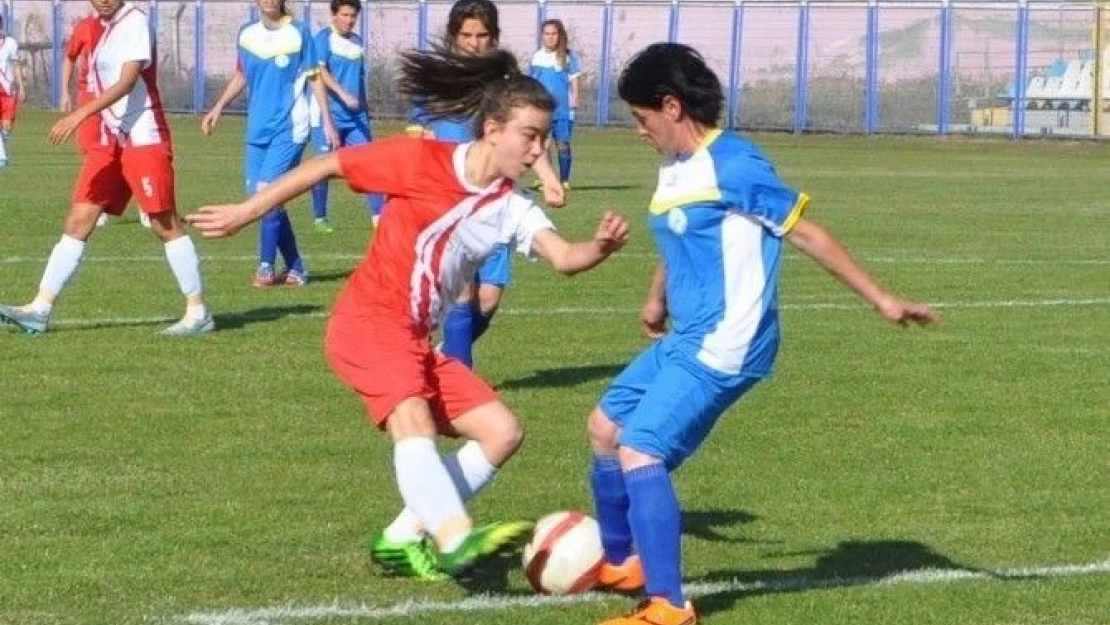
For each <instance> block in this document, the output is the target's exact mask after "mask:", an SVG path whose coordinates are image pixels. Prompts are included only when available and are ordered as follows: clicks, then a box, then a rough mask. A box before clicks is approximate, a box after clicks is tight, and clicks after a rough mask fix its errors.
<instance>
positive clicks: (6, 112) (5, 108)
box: [0, 93, 19, 122]
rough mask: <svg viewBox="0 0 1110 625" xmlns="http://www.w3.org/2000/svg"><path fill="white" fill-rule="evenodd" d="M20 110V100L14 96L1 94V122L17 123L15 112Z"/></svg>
mask: <svg viewBox="0 0 1110 625" xmlns="http://www.w3.org/2000/svg"><path fill="white" fill-rule="evenodd" d="M18 110H19V100H18V99H17V98H16V97H15V96H14V95H8V94H6V93H0V122H13V121H15V112H16V111H18Z"/></svg>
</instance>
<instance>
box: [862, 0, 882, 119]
mask: <svg viewBox="0 0 1110 625" xmlns="http://www.w3.org/2000/svg"><path fill="white" fill-rule="evenodd" d="M865 99H866V103H865V104H864V123H863V130H864V132H866V133H867V134H869V135H870V134H875V129H876V128H877V127H878V125H879V3H878V0H868V2H867V87H866V95H865Z"/></svg>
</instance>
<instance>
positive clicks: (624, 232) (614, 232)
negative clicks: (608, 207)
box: [594, 211, 628, 255]
mask: <svg viewBox="0 0 1110 625" xmlns="http://www.w3.org/2000/svg"><path fill="white" fill-rule="evenodd" d="M594 241H595V242H596V243H597V244H598V245H599V246H600V247H601V251H602V252H603V253H604V254H606V255H608V254H612V253H613V252H616V251H617V250H619V249H621V248H622V247H624V244H625V243H627V242H628V222H627V221H626V220H625V218H624V217H621V216H620V215H618V214H616V213H611V212H609V211H605V214H604V215H602V216H601V221H600V222H598V224H597V232H596V233H595V234H594Z"/></svg>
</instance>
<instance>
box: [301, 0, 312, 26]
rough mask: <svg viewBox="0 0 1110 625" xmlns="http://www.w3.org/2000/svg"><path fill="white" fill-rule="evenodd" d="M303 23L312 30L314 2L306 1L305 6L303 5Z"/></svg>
mask: <svg viewBox="0 0 1110 625" xmlns="http://www.w3.org/2000/svg"><path fill="white" fill-rule="evenodd" d="M301 21H302V22H304V25H305V26H308V29H309V30H310V31H311V30H312V0H304V4H302V5H301Z"/></svg>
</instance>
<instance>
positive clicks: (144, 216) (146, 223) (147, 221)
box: [139, 212, 150, 228]
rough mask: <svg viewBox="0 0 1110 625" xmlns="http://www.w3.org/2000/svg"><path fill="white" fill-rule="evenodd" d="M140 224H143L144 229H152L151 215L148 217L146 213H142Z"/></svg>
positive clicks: (140, 214)
mask: <svg viewBox="0 0 1110 625" xmlns="http://www.w3.org/2000/svg"><path fill="white" fill-rule="evenodd" d="M139 223H141V224H142V225H143V227H144V228H150V215H147V214H146V213H143V212H140V213H139Z"/></svg>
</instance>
